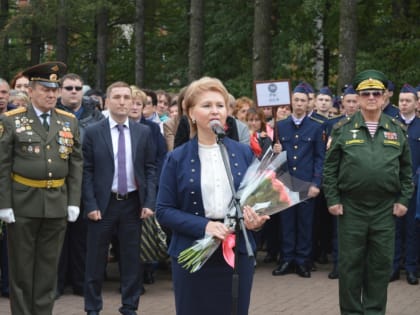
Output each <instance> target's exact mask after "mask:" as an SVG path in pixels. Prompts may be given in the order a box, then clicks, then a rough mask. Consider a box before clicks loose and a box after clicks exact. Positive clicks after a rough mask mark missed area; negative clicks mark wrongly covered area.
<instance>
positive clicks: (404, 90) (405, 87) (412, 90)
mask: <svg viewBox="0 0 420 315" xmlns="http://www.w3.org/2000/svg"><path fill="white" fill-rule="evenodd" d="M400 93H413V94H414V95H415V96H416V97H417V91H416V89H415V88H413V87H412V86H411V85H410V84H408V83H406V84H404V85H403V87H402V88H401V91H400Z"/></svg>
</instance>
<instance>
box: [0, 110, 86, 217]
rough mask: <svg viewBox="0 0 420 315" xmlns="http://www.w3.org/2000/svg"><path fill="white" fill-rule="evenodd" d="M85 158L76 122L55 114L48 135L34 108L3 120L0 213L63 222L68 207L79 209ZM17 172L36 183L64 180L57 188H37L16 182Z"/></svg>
mask: <svg viewBox="0 0 420 315" xmlns="http://www.w3.org/2000/svg"><path fill="white" fill-rule="evenodd" d="M82 172H83V160H82V153H81V144H80V142H79V129H78V123H77V119H76V118H75V117H74V115H73V114H70V113H67V112H65V111H62V110H59V109H52V110H51V117H50V127H49V131H46V130H45V128H44V127H43V126H42V124H41V122H40V120H39V118H38V117H37V115H36V112H35V110H34V109H33V107H32V106H29V107H28V108H27V109H26V108H18V109H16V110H12V111H10V112H6V113H5V114H4V115H3V116H1V117H0V187H1V189H0V209H4V208H13V211H14V214H15V216H21V217H32V218H63V217H66V216H67V206H68V205H74V206H79V204H80V195H81V185H82ZM12 174H17V175H18V176H20V177H23V178H24V179H26V180H27V179H29V180H33V181H35V182H37V181H38V182H39V181H45V180H53V181H57V180H64V185H62V186H60V187H57V188H45V189H44V188H43V189H40V188H35V187H31V186H30V185H29V186H28V185H24V184H22V183H20V182H17V181H16V180H13V179H12V177H11V175H12Z"/></svg>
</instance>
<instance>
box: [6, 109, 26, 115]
mask: <svg viewBox="0 0 420 315" xmlns="http://www.w3.org/2000/svg"><path fill="white" fill-rule="evenodd" d="M26 111H27V109H26V107H19V108H16V109H12V110H9V111H8V112H5V113H4V115H5V116H14V115H17V114H21V113H24V112H26Z"/></svg>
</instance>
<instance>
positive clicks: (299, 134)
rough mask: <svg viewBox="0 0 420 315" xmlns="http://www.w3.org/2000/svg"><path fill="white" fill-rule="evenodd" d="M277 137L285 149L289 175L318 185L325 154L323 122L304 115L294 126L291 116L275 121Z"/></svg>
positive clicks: (320, 179) (319, 184)
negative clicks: (297, 124) (298, 123)
mask: <svg viewBox="0 0 420 315" xmlns="http://www.w3.org/2000/svg"><path fill="white" fill-rule="evenodd" d="M277 130H278V131H277V132H278V139H279V141H280V143H281V145H282V147H283V151H287V161H288V167H289V172H290V175H292V176H294V177H296V178H298V179H301V180H304V181H307V182H311V183H312V184H313V185H315V186H317V187H320V186H321V181H322V171H323V163H324V156H325V142H324V141H325V139H323V137H324V129H323V124H320V123H319V122H317V121H315V120H314V119H313V118H311V117H307V116H305V117H304V118H303V120H302V122H301V123H300V125H299V126H296V125H295V123H294V122H293V119H292V117H291V116H289V117H288V118H286V119H284V120H281V121H279V122H278V123H277Z"/></svg>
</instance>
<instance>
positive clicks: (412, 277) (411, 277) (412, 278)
mask: <svg viewBox="0 0 420 315" xmlns="http://www.w3.org/2000/svg"><path fill="white" fill-rule="evenodd" d="M407 283H408V284H411V285H417V284H419V280H418V279H417V276H416V273H415V272H411V271H409V272H407Z"/></svg>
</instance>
